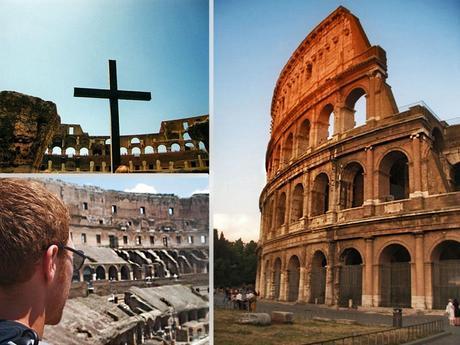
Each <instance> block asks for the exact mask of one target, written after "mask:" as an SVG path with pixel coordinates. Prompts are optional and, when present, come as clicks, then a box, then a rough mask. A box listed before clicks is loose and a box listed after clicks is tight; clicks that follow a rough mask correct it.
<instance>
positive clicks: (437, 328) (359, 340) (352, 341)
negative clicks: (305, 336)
mask: <svg viewBox="0 0 460 345" xmlns="http://www.w3.org/2000/svg"><path fill="white" fill-rule="evenodd" d="M444 325H445V322H444V319H438V320H435V321H430V322H426V323H421V324H417V325H411V326H406V327H401V328H391V329H386V330H383V331H377V332H371V333H364V334H358V335H352V336H347V337H342V338H335V339H329V340H323V341H317V342H312V343H304V344H303V345H399V344H405V343H407V342H409V341H413V340H417V339H421V338H425V337H428V336H430V335H434V334H437V333H441V332H443V331H444Z"/></svg>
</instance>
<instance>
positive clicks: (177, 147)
mask: <svg viewBox="0 0 460 345" xmlns="http://www.w3.org/2000/svg"><path fill="white" fill-rule="evenodd" d="M179 151H180V145H179V144H178V143H174V144H172V145H171V152H179Z"/></svg>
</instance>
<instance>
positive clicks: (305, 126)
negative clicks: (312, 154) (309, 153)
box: [297, 120, 310, 156]
mask: <svg viewBox="0 0 460 345" xmlns="http://www.w3.org/2000/svg"><path fill="white" fill-rule="evenodd" d="M309 146H310V121H309V120H304V121H303V122H302V123H301V125H300V128H299V132H298V133H297V152H298V155H299V156H301V155H302V154H303V153H305V151H306V150H307V149H308V147H309Z"/></svg>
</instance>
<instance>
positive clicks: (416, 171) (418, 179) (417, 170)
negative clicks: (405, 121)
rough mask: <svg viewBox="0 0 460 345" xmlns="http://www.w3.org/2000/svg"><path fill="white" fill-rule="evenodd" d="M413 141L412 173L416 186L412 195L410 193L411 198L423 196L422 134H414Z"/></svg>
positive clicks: (412, 188) (413, 187)
mask: <svg viewBox="0 0 460 345" xmlns="http://www.w3.org/2000/svg"><path fill="white" fill-rule="evenodd" d="M410 138H411V139H412V153H413V159H414V164H413V171H412V179H410V178H409V179H410V180H411V181H413V183H414V185H413V186H412V187H411V190H412V193H410V197H420V196H422V195H423V193H422V168H421V167H422V165H421V155H420V139H421V134H420V133H417V134H412V135H411V136H410Z"/></svg>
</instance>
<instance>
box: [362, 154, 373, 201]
mask: <svg viewBox="0 0 460 345" xmlns="http://www.w3.org/2000/svg"><path fill="white" fill-rule="evenodd" d="M364 151H365V152H366V174H365V175H364V204H365V205H372V204H373V203H374V199H375V197H374V148H373V147H372V146H367V147H366V148H365V149H364Z"/></svg>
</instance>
